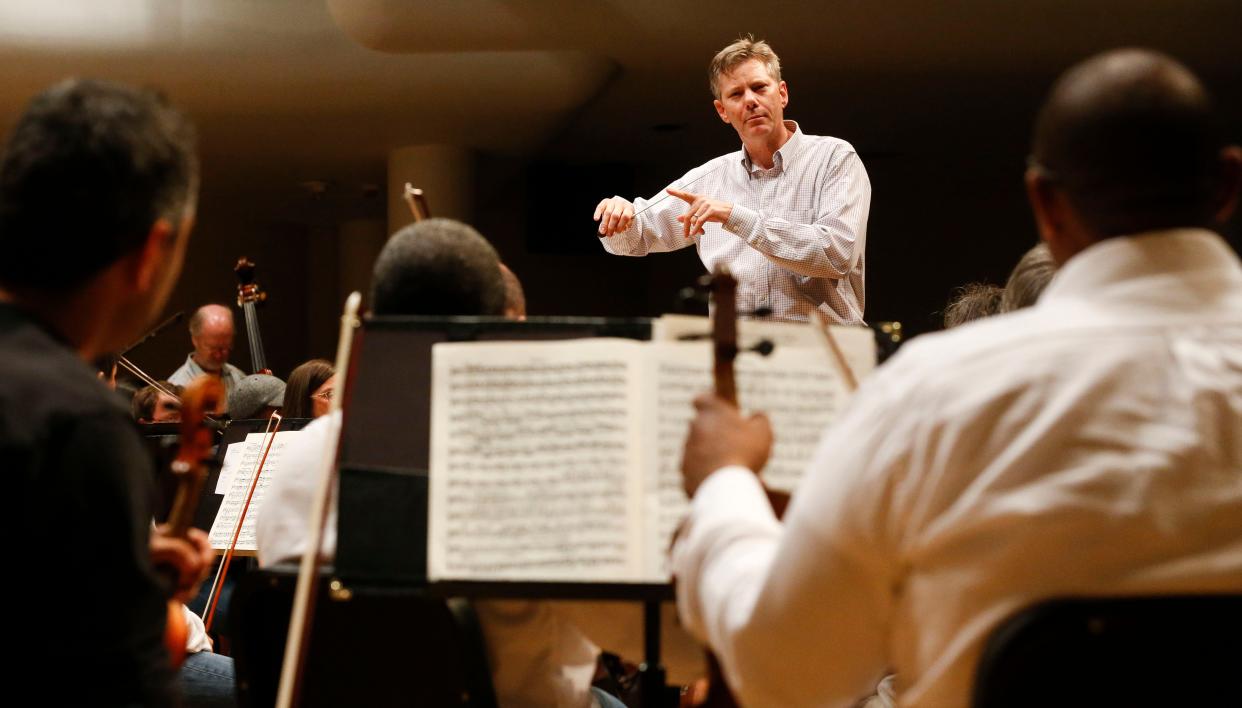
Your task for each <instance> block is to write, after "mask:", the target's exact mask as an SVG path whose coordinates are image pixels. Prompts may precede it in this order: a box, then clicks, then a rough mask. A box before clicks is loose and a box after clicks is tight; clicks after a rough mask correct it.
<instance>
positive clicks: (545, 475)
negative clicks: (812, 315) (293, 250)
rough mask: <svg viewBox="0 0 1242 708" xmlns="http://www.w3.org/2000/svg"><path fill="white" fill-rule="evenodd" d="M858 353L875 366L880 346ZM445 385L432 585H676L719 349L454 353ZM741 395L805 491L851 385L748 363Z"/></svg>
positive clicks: (590, 346)
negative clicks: (767, 424) (676, 543)
mask: <svg viewBox="0 0 1242 708" xmlns="http://www.w3.org/2000/svg"><path fill="white" fill-rule="evenodd" d="M842 346H843V347H845V348H847V350H848V349H851V347H852V348H853V349H855V350H857V349H860V348H861V349H863V351H861V352H858V351H856V352H855V353H854V355H853V356H854V358H857V359H859V360H866V359H867V357H868V352H870V361H872V362H873V361H874V348H873V345H871V343H870V340H869V339H855V340H853V341H852V342H842ZM869 368H870V367H869V366H867V367H866V368H865V369H864V370H862V371H859V372H857V373H858V374H859V375H863V374H865V373H866V371H867V370H869ZM432 369H433V384H432V423H431V465H430V482H429V489H430V502H429V507H430V508H429V534H428V574H429V576H430V578H431V579H432V580H489V581H495V580H515V581H517V580H521V581H532V582H637V583H663V582H667V581H668V570H667V568H666V567H665V553H666V551H667V548H668V543H669V538H670V536H671V534H672V531H673V529H674V528H675V526H676V524H677V523H678V521H679V520H680V519H681V517H682V516H683V515H684V513H685V510H686V504H687V500H686V497H685V494H684V493H683V492H682V489H681V474H680V471H679V466H680V460H681V447H682V444H683V442H684V440H685V435H686V429H687V425H688V422H689V420H690V417H691V415H692V413H693V408H692V405H691V401H692V400H693V398H694V397H695V396H696V395H698V394H699V393H701V392H703V391H706V390H709V389H710V388H711V345H710V343H707V342H692V343H675V342H638V341H633V340H622V339H582V340H569V341H555V342H469V343H446V344H437V345H435V348H434V350H433V364H432ZM737 380H738V389H739V391H738V392H739V397H740V399H741V401H742V402H743V407H744V408H746V409H751V410H764V411H765V412H767V413H768V415H769V416H770V417H771V419H772V423H773V428H774V429H775V430H776V431H778V433H777V438H776V444H775V447H774V449H773V453H772V458H771V461H770V462H769V463H768V467H767V469H766V471H765V474H764V476H765V479H766V480H767V482H768V484H769V485H771V486H773V487H776V488H780V489H792V488H793V487H794V486H795V485H796V484H797V481H798V478H799V476H800V475H801V472H802V470H803V468H804V467H805V465H806V464H807V462H808V461H809V460H810V458H811V455H812V453H813V452H814V449H815V446H816V444H817V442H818V439H819V437H820V434H821V433H822V432H823V430H824V428H825V427H826V426H827V424H828V423H829V422H830V421H831V420H832V419H833V417H834V416H835V415H836V414H837V412H838V411H839V410H840V409H841V407H842V405H843V404H844V403H845V401H846V399H847V393H846V390H845V388H844V385H843V383H842V381H841V376H840V374H839V373H838V371H837V370H836V368H835V367H834V365H833V364H832V362H831V361H830V360H829V358H828V357H827V356H826V355H825V353H824V352H823V350H822V349H816V348H810V347H806V348H803V347H794V346H786V347H777V349H776V351H775V352H774V353H773V354H772V355H771V356H769V357H759V356H758V355H744V356H742V357H739V359H738V360H737Z"/></svg>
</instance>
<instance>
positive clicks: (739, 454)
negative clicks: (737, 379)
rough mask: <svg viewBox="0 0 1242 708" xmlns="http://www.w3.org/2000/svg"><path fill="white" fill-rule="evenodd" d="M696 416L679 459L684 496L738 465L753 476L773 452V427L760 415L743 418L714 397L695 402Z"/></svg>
mask: <svg viewBox="0 0 1242 708" xmlns="http://www.w3.org/2000/svg"><path fill="white" fill-rule="evenodd" d="M694 408H695V410H696V411H697V414H696V415H695V416H694V420H692V421H690V434H689V435H688V436H687V437H686V449H685V451H684V452H683V453H682V457H681V475H682V483H683V485H684V486H685V489H686V495H687V496H691V497H693V496H694V493H695V492H696V491H698V488H699V485H700V484H702V483H703V480H705V479H707V477H708V476H709V475H711V474H712V473H713V472H715V471H716V470H718V469H720V468H722V467H728V466H730V465H741V466H742V467H745V468H747V469H749V470H751V471H753V472H755V473H758V472H759V471H760V470H762V469H763V467H764V465H766V464H767V463H768V456H769V455H770V454H771V452H772V425H771V424H770V423H769V422H768V417H767V416H766V415H764V414H762V413H756V414H754V415H751V416H743V415H742V414H741V412H740V411H738V409H737V406H735V405H733V404H732V403H729V402H728V401H726V400H724V399H723V398H721V397H719V396H716V395H714V394H710V393H707V394H703V395H701V396H699V397H698V398H696V399H694Z"/></svg>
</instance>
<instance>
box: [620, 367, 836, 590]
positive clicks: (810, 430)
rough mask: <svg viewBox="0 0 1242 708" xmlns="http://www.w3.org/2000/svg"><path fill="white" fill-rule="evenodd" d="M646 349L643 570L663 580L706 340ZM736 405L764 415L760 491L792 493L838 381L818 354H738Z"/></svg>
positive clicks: (680, 512) (708, 373) (681, 510)
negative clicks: (646, 551)
mask: <svg viewBox="0 0 1242 708" xmlns="http://www.w3.org/2000/svg"><path fill="white" fill-rule="evenodd" d="M648 346H649V360H648V367H649V373H648V375H647V376H646V377H645V379H646V382H647V384H648V386H649V392H648V400H647V406H648V408H647V412H646V413H645V415H644V419H645V420H647V421H649V423H650V425H651V426H652V427H653V431H652V432H649V433H648V435H651V436H652V437H653V439H654V440H655V444H654V445H652V446H651V447H650V449H649V451H648V453H649V454H648V458H647V462H646V464H645V484H646V489H647V492H646V500H645V504H646V508H647V515H648V517H649V518H650V519H652V520H653V523H650V524H649V525H648V527H647V529H646V531H647V533H648V541H647V543H648V547H649V548H650V549H652V551H653V554H652V555H651V556H649V557H648V558H647V566H646V573H647V574H648V575H649V576H650V577H652V578H655V579H661V578H662V579H664V580H667V579H668V568H667V563H666V556H667V550H668V546H669V541H670V539H671V537H672V533H673V531H674V529H676V527H677V524H678V523H680V521H681V519H682V518H683V517H684V516H685V514H686V511H687V505H688V503H689V502H688V500H687V499H686V495H685V492H683V491H682V484H681V470H680V465H681V455H682V448H683V446H684V445H685V440H686V432H687V430H688V429H689V425H690V419H691V418H692V416H693V414H694V407H693V400H694V397H695V396H697V395H698V394H700V393H703V392H704V391H709V390H711V388H712V345H711V343H710V342H687V343H674V342H659V343H657V342H652V343H651V344H649V345H648ZM735 370H736V372H737V373H736V376H737V391H738V400H739V401H740V402H741V405H742V409H743V410H745V411H758V410H761V411H764V412H765V413H767V415H768V417H769V418H770V419H771V421H772V429H773V430H774V431H775V432H776V440H775V444H774V445H773V449H772V456H771V458H770V459H769V461H768V466H767V467H766V468H765V469H764V473H763V478H764V480H765V482H766V483H767V484H768V486H770V487H772V488H774V489H780V490H784V491H791V490H793V489H794V488H795V487H796V486H797V483H798V480H799V479H800V478H801V476H802V473H803V471H804V470H805V469H806V466H807V464H808V463H809V462H810V460H811V457H812V456H813V454H814V452H815V449H816V446H817V445H818V443H819V438H820V436H821V435H822V434H823V432H824V430H825V429H826V428H827V426H828V424H829V423H831V422H832V420H833V418H835V417H836V415H837V413H838V412H839V411H840V409H841V407H842V406H843V405H844V404H845V402H846V401H847V399H848V395H847V394H846V390H845V385H844V382H843V381H842V379H841V376H840V374H839V373H838V370H837V368H836V367H835V366H833V364H832V362H831V361H830V360H829V358H828V356H827V354H826V353H825V352H823V351H822V350H816V349H809V348H798V347H781V346H777V348H776V350H775V351H773V353H772V354H771V355H770V356H767V357H763V356H760V355H758V354H754V353H742V354H741V355H739V356H738V358H737V360H736V363H735Z"/></svg>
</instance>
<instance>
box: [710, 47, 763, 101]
mask: <svg viewBox="0 0 1242 708" xmlns="http://www.w3.org/2000/svg"><path fill="white" fill-rule="evenodd" d="M751 59H757V60H758V61H760V62H763V65H764V66H765V67H767V69H768V75H769V76H771V77H772V80H773V81H776V82H777V83H780V80H781V58H780V57H778V56H776V52H774V51H772V47H771V46H769V45H768V43H767V42H765V41H763V40H762V39H755V38H754V36H753V35H749V34H748V35H746V36H745V37H739V38H738V39H737V40H735V41H734V42H733V43H732V44H730V45H729V46H727V47H725V48H724V49H721V50H720V51H719V52H716V56H715V57H712V63H711V64H710V65H708V67H707V78H708V83H709V85H710V86H711V89H712V96H713V97H714V98H716V99H719V98H720V77H722V76H724V75H725V74H728V73H729V72H731V71H733V70H734V69H736V68H737V67H738V65H739V64H742V63H744V62H748V61H750V60H751Z"/></svg>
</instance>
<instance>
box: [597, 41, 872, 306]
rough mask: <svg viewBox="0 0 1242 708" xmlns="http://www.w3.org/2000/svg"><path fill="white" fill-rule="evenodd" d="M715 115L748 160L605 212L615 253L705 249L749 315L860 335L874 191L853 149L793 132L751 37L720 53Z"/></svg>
mask: <svg viewBox="0 0 1242 708" xmlns="http://www.w3.org/2000/svg"><path fill="white" fill-rule="evenodd" d="M709 76H710V82H711V89H712V94H713V96H715V101H713V104H714V105H715V107H716V113H717V114H719V116H720V120H722V121H724V122H725V123H728V124H729V125H731V126H733V129H734V130H736V131H737V135H738V137H739V138H741V139H742V149H741V150H739V151H737V152H733V153H729V154H728V155H724V156H721V157H718V158H716V159H714V160H712V161H711V162H708V163H707V164H705V165H702V166H701V167H698V168H695V169H693V170H691V171H690V172H688V173H687V174H686V175H685V176H684V177H682V178H681V179H679V180H677V181H676V182H674V183H673V184H671V185H669V186H668V187H667V188H666V189H665V192H667V194H663V193H662V194H661V196H658V197H655V198H653V199H651V200H645V199H638V200H636V201H635V202H633V203H631V202H630V201H629V200H627V199H625V198H623V197H619V196H618V197H611V198H609V199H605V200H603V201H601V202H600V203H599V205H598V206H597V207H596V208H595V220H596V221H598V222H599V233H600V235H601V236H603V237H605V238H604V239H603V244H604V248H605V249H606V250H607V251H608V252H610V253H615V254H618V255H625V256H645V255H647V254H648V253H651V252H660V251H672V250H676V249H679V248H685V247H687V246H690V245H694V246H695V247H696V248H697V249H698V251H699V257H700V258H702V260H703V265H705V266H707V269H708V270H709V271H711V272H715V271H717V270H718V269H719V268H720V267H722V266H724V267H728V269H729V270H730V271H731V272H732V273H733V275H734V276H735V277H736V278H737V279H738V308H739V311H740V312H742V313H744V315H745V313H751V312H754V311H756V310H761V309H767V310H770V311H771V316H772V317H773V318H774V319H780V320H794V321H804V322H805V321H806V320H807V319H808V318H809V317H810V313H811V312H812V311H814V310H819V311H820V312H821V313H822V314H823V315H824V317H825V318H827V319H828V320H829V321H831V322H837V323H841V324H861V323H862V321H863V304H864V297H863V296H864V292H863V290H864V288H863V275H864V268H863V266H864V263H863V255H864V251H865V250H866V239H867V214H868V212H869V210H870V208H871V182H870V180H868V178H867V171H866V170H865V169H863V164H862V161H861V160H860V159H859V158H858V154H857V153H856V152H854V147H853V146H852V145H850V144H849V143H847V142H845V141H844V140H838V139H837V138H830V137H822V136H817V135H806V134H804V133H803V132H802V130H801V129H800V128H799V127H798V124H797V123H795V122H793V121H787V120H785V117H784V116H785V106H786V105H788V103H789V87H788V86H786V84H785V82H784V81H782V80H781V62H780V59H779V58H778V57H777V56H776V53H775V52H773V51H772V48H771V47H769V46H768V44H767V43H766V42H762V41H755V40H753V39H752V38H750V37H747V38H743V39H739V40H737V41H736V42H734V43H733V44H730V45H729V46H727V47H725V48H724V49H722V50H720V52H719V53H718V54H717V55H716V57H715V58H714V59H713V60H712V63H711V66H710V68H709Z"/></svg>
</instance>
